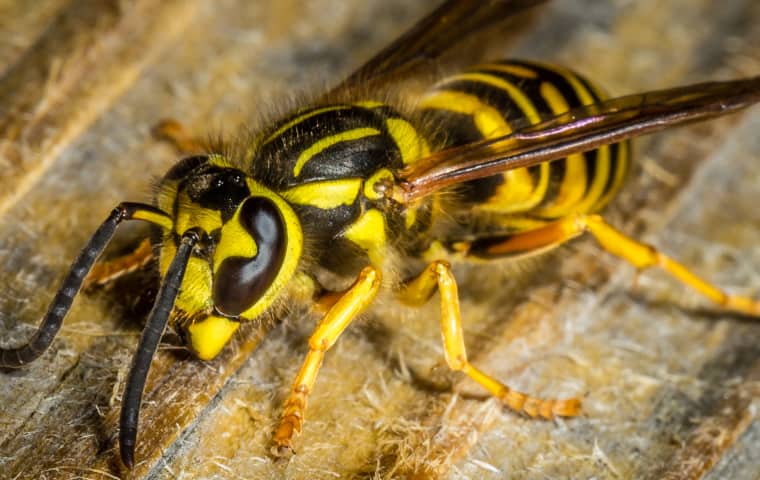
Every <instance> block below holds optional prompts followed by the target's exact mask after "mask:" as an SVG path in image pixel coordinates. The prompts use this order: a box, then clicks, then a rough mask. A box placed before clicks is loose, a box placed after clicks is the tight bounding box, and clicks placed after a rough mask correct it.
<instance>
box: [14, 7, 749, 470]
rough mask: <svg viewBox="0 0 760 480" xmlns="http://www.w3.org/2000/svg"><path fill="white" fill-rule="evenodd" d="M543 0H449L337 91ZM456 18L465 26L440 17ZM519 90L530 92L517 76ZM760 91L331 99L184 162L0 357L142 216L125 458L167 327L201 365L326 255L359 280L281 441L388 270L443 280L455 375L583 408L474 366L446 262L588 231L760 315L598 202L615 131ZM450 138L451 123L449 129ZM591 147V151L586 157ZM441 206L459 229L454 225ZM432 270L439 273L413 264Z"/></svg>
mask: <svg viewBox="0 0 760 480" xmlns="http://www.w3.org/2000/svg"><path fill="white" fill-rule="evenodd" d="M534 3H539V2H490V3H486V4H483V3H479V4H477V5H474V4H471V3H470V2H447V3H446V4H445V5H444V6H443V7H441V8H440V9H438V10H437V11H436V12H435V13H434V14H433V15H431V16H430V17H428V18H427V19H426V20H423V22H421V23H420V24H419V25H418V26H417V27H415V29H413V30H412V31H410V32H409V33H408V34H407V35H406V36H404V37H402V39H400V40H399V42H398V43H396V44H394V45H392V46H391V47H389V49H387V50H384V51H383V52H382V53H381V54H380V55H379V56H377V57H375V58H374V59H373V60H372V61H370V62H369V63H368V64H367V65H366V66H365V67H363V68H362V69H360V70H359V71H358V72H357V73H356V74H355V75H353V76H352V77H351V78H349V80H347V82H346V83H345V84H344V85H342V86H341V87H338V88H337V89H336V90H338V91H336V92H333V93H332V94H331V95H330V96H328V98H340V97H341V92H340V91H342V90H344V89H346V88H350V86H351V85H355V84H357V83H362V84H372V83H374V82H379V81H383V79H388V78H395V77H398V76H399V75H402V74H405V73H406V72H408V71H411V70H413V67H414V66H415V64H416V63H421V62H422V59H423V58H431V57H433V58H434V57H436V56H437V55H439V54H440V53H441V52H443V51H444V50H446V47H447V46H448V42H449V41H450V40H448V39H453V38H458V36H461V35H464V34H466V33H467V32H468V31H470V30H474V29H477V28H480V27H482V26H483V25H485V24H486V23H488V21H489V20H490V19H491V18H496V17H504V16H506V15H508V14H511V13H514V12H517V11H519V10H520V9H522V8H526V7H528V6H531V5H532V4H534ZM444 19H445V21H444ZM452 20H453V23H455V24H457V26H456V27H453V28H452V25H451V24H450V23H447V22H452ZM400 47H401V48H400ZM514 84H518V85H520V88H513V87H510V85H514ZM543 90H546V91H548V93H547V92H545V91H543ZM552 90H554V91H552ZM757 96H758V80H757V79H754V78H753V79H747V80H740V81H735V82H726V83H721V84H702V85H697V86H693V87H684V88H679V89H675V90H671V91H664V92H653V93H649V94H642V95H635V96H632V97H625V98H619V99H614V100H608V101H604V100H602V98H601V96H600V94H599V93H598V92H597V91H596V87H594V86H593V85H591V84H589V83H588V82H587V81H586V80H585V79H583V78H582V77H580V76H578V75H576V74H573V73H571V72H567V71H564V70H561V69H558V68H557V67H550V66H545V65H539V64H534V63H526V62H523V63H518V62H495V63H492V64H486V65H481V66H477V67H475V68H473V69H472V70H471V71H467V72H464V73H462V74H460V75H456V76H452V77H451V78H448V79H445V80H443V82H441V83H440V84H438V85H437V86H436V87H434V88H433V89H432V90H431V91H430V92H429V94H428V95H427V96H426V97H425V98H424V99H423V100H422V101H421V103H420V108H419V109H418V111H417V112H416V116H415V117H413V118H412V117H410V118H405V117H404V116H403V115H400V114H398V113H397V112H396V111H394V109H393V108H391V107H388V106H387V105H384V104H381V103H377V102H375V101H374V100H375V99H373V98H356V99H353V100H354V101H352V102H346V101H342V100H341V101H339V102H337V103H336V102H333V101H324V102H318V103H317V104H315V105H314V106H313V107H311V108H307V109H303V110H299V111H298V112H295V113H294V114H293V115H292V116H289V117H287V118H285V119H284V120H282V121H281V122H279V123H277V124H276V125H273V126H272V129H271V130H270V131H266V132H264V133H263V134H262V136H261V138H260V140H259V141H258V142H257V143H256V144H255V146H254V147H253V148H252V150H253V151H254V152H255V153H254V154H253V155H252V156H251V157H250V158H243V159H236V158H227V157H225V156H224V154H223V153H224V152H212V153H211V154H209V155H206V156H199V157H192V158H190V159H186V160H184V161H182V162H181V163H179V164H178V165H177V166H176V167H175V168H173V169H172V170H171V171H170V172H169V173H167V175H166V176H165V177H164V180H163V182H162V185H161V188H160V193H159V195H158V196H157V200H156V204H155V205H152V206H148V205H141V204H123V205H122V206H121V207H120V208H118V209H117V210H116V211H115V212H114V214H113V215H112V217H110V218H109V220H107V221H106V223H104V224H103V226H102V227H101V228H100V229H99V230H98V232H96V234H95V235H94V236H93V238H92V240H91V241H90V243H89V244H88V246H87V247H86V248H85V250H83V254H82V256H80V258H79V259H78V260H77V261H76V262H75V264H74V266H73V267H72V269H71V273H70V274H69V277H68V278H67V280H66V281H65V282H64V286H63V287H62V289H61V290H60V292H59V294H58V295H57V296H56V298H55V299H54V301H53V303H52V305H51V308H50V311H49V314H48V315H47V316H46V318H45V320H43V325H42V327H41V328H40V330H39V331H38V333H37V334H36V335H35V336H34V338H33V339H32V340H31V341H30V342H29V344H28V345H27V346H26V347H21V348H20V349H13V350H6V351H3V356H2V359H3V360H2V363H3V364H4V365H5V366H19V365H21V364H23V363H26V362H28V361H31V360H33V359H34V358H36V357H37V356H38V355H39V354H41V353H42V351H44V349H45V348H47V346H49V344H50V342H51V341H52V339H53V337H54V336H55V333H56V332H57V329H58V328H59V327H60V324H61V322H62V320H63V316H64V315H65V313H66V311H67V309H68V307H69V306H70V304H71V301H72V300H73V297H74V296H75V294H76V292H77V291H78V288H79V286H80V285H81V282H82V281H83V279H84V277H85V275H86V274H87V271H88V270H89V268H90V267H91V266H92V265H93V263H94V261H95V259H96V257H97V256H98V254H99V253H100V251H102V249H103V248H105V245H106V244H107V243H108V241H109V239H110V236H111V235H112V234H113V231H114V229H115V227H116V225H117V224H118V223H120V222H121V221H122V220H126V219H138V220H143V221H148V222H150V223H153V224H155V225H157V226H159V227H160V228H161V229H162V231H163V234H164V235H163V239H162V241H161V242H160V243H159V244H158V245H159V246H160V250H161V251H160V255H159V257H160V262H161V267H160V269H161V273H162V277H163V278H164V282H163V286H162V289H161V292H160V293H159V295H158V299H157V302H156V306H155V308H154V310H153V311H152V313H151V315H150V320H149V322H148V326H147V327H146V329H145V332H144V335H143V339H142V340H141V342H140V348H139V350H138V354H137V355H136V356H135V360H134V363H133V368H132V369H131V373H130V377H129V378H130V381H129V382H128V387H127V390H126V392H125V396H124V409H123V412H124V413H123V417H122V418H123V420H122V429H121V448H122V455H123V458H124V460H125V463H127V464H128V465H129V464H131V463H132V461H133V460H132V455H131V450H132V448H133V445H134V441H135V438H136V424H137V412H138V408H139V403H140V395H141V392H142V382H143V381H144V378H145V375H146V374H147V368H148V365H149V363H150V360H151V358H152V356H153V353H154V351H155V348H156V344H157V342H158V340H159V338H160V335H161V334H162V332H163V330H164V328H165V325H166V322H171V323H172V326H173V327H174V328H176V329H177V330H179V331H180V332H183V333H184V335H185V337H186V339H187V341H188V345H189V346H190V347H191V348H192V349H193V351H195V352H196V353H197V354H198V356H199V357H200V358H212V357H213V356H215V355H216V354H217V353H218V351H219V350H220V349H221V348H222V347H223V346H224V344H225V343H226V342H227V340H228V339H229V337H230V336H231V335H232V334H233V332H234V331H235V330H236V328H237V326H238V324H239V322H240V321H242V320H253V319H255V318H256V317H258V316H259V315H261V314H262V313H263V312H265V311H266V310H268V309H269V308H271V307H273V306H275V304H276V303H277V302H280V301H282V298H284V297H283V295H286V294H287V293H288V289H290V288H295V287H299V288H301V287H303V286H304V285H306V286H307V287H309V286H311V288H313V289H314V294H315V296H316V297H320V298H322V297H325V296H326V295H329V294H330V292H327V291H324V289H323V288H322V287H324V286H323V285H321V284H320V283H319V282H318V280H317V279H316V278H315V276H314V275H313V272H314V271H315V270H316V269H317V268H318V267H319V268H328V269H332V270H334V271H336V272H338V273H340V274H341V275H342V276H344V277H345V278H352V279H356V278H358V280H357V282H356V283H355V284H354V286H352V287H351V288H350V289H348V290H346V292H345V293H344V294H343V295H342V296H340V298H339V299H338V300H337V301H336V302H334V303H332V305H331V306H330V309H329V311H328V313H327V314H326V316H325V317H324V319H323V320H322V322H321V323H320V327H319V328H318V329H317V330H316V331H315V333H314V336H313V337H312V342H311V343H310V345H311V347H312V350H311V351H310V353H309V355H308V357H307V360H306V361H305V362H304V367H303V368H302V371H301V374H299V376H298V378H297V380H296V382H294V387H293V394H292V395H291V397H290V398H289V400H288V402H287V403H286V407H285V413H284V418H283V422H282V426H281V428H280V429H278V431H277V433H276V434H275V442H276V444H277V446H278V448H279V449H285V450H287V449H288V448H289V447H290V442H291V438H292V436H293V434H294V433H295V432H298V431H299V430H300V427H301V422H302V420H303V410H304V408H305V403H306V395H307V394H308V392H309V390H310V389H311V386H312V384H313V381H314V379H315V376H316V372H317V370H318V367H319V364H320V363H321V359H322V356H323V355H324V352H325V351H326V350H327V349H328V348H329V347H330V346H331V345H332V343H333V342H334V341H335V340H336V339H337V337H338V335H339V334H340V332H342V330H343V329H344V328H345V327H346V326H347V324H348V322H350V321H351V320H352V318H353V317H354V316H355V314H357V313H358V312H359V311H361V310H363V309H364V308H365V307H366V306H368V305H369V304H370V303H371V301H372V298H373V296H374V294H375V293H376V291H377V289H378V288H379V275H380V274H381V273H382V274H383V275H384V276H385V278H386V279H388V277H390V280H393V281H392V282H390V283H394V284H395V287H397V289H398V291H399V295H400V296H401V297H402V298H403V300H405V301H408V302H410V303H415V302H422V301H425V300H427V298H428V297H429V296H430V295H432V293H433V292H434V290H435V289H436V288H437V289H439V290H440V291H441V294H442V311H443V318H444V322H443V323H442V327H443V332H444V336H445V339H446V353H447V361H448V363H449V365H450V366H451V367H452V368H455V369H459V370H463V371H465V373H467V374H468V375H470V376H471V377H473V378H474V379H476V380H477V381H478V382H479V383H481V384H482V385H483V386H484V387H486V388H487V389H488V390H489V391H491V392H492V393H493V394H494V395H495V396H497V397H499V398H502V399H503V400H504V401H505V403H506V404H507V405H509V406H510V407H512V408H515V409H518V410H523V411H526V412H527V413H530V414H534V415H535V414H540V415H542V416H546V417H551V416H553V415H572V414H574V413H576V411H577V408H578V406H577V402H576V401H574V400H572V399H570V400H566V401H553V400H548V401H543V400H538V399H534V398H532V397H526V396H525V395H524V394H520V393H517V392H513V391H511V390H509V389H507V388H506V387H505V386H504V385H502V384H500V383H498V382H496V381H495V380H493V379H491V378H490V377H487V376H485V374H483V373H482V372H480V371H478V370H476V369H475V368H474V367H473V366H471V365H469V364H468V363H467V362H466V358H465V356H464V348H463V343H462V332H461V328H460V327H459V320H458V316H459V312H458V308H457V303H456V302H457V300H456V284H455V282H454V280H453V276H452V275H451V272H450V270H449V268H448V265H447V263H446V259H447V258H449V257H451V258H456V257H458V256H459V257H463V258H464V259H468V258H500V257H507V256H511V255H517V254H522V253H526V252H532V251H536V250H539V249H543V248H545V247H549V246H553V245H555V244H558V243H562V242H564V241H567V240H569V239H570V238H572V237H574V236H576V235H578V234H580V233H582V232H583V231H590V232H591V233H592V234H593V235H595V236H596V237H597V238H598V240H599V241H600V242H601V243H602V244H603V246H605V247H606V248H607V249H609V250H611V251H612V252H613V253H615V254H618V255H619V256H622V257H623V258H625V259H627V260H629V261H630V262H631V263H634V264H635V265H636V266H638V267H641V268H644V267H647V266H650V265H655V264H657V265H660V266H663V267H664V268H666V269H667V270H668V271H670V272H671V273H673V274H674V275H675V276H677V277H678V278H679V279H681V280H682V281H683V282H684V283H686V284H688V285H691V286H693V287H695V288H697V289H698V290H699V291H700V292H702V293H704V294H705V295H707V296H708V297H709V298H710V299H711V300H713V301H715V302H717V303H719V304H721V305H724V306H726V307H728V308H733V309H735V310H738V311H741V312H747V313H752V314H756V313H757V306H756V304H755V303H754V302H752V301H751V300H749V299H745V298H735V297H726V296H725V295H724V294H723V293H721V292H720V291H719V290H717V289H715V288H713V287H712V286H710V285H708V284H706V283H704V282H703V281H701V280H699V279H697V278H696V277H694V276H693V275H691V274H690V273H689V272H688V271H686V270H685V269H684V268H683V267H681V266H680V265H679V264H676V263H674V262H673V261H671V260H669V259H668V258H667V257H664V256H662V255H660V254H658V253H656V252H653V251H652V250H651V249H649V248H647V247H645V246H642V245H641V244H638V243H637V242H633V241H631V240H629V239H626V238H625V237H623V236H621V235H620V234H619V233H617V232H616V231H615V230H613V229H612V228H611V227H609V226H608V225H607V224H606V223H604V221H603V220H602V219H601V218H600V217H598V216H596V215H595V212H596V211H597V210H598V209H599V208H601V207H602V206H603V205H604V204H606V203H607V201H608V200H609V199H610V197H611V196H612V195H613V194H614V193H615V191H616V190H617V188H618V187H619V184H620V183H619V182H620V181H622V178H623V177H624V174H625V171H626V165H627V147H626V145H625V144H621V143H617V144H616V143H615V142H624V141H625V139H627V138H630V137H632V136H635V135H639V134H643V133H648V132H651V131H655V130H657V129H661V128H664V127H666V126H671V125H677V124H680V123H684V122H687V121H695V120H700V119H705V118H711V117H713V116H716V115H719V114H723V113H727V112H730V111H732V110H734V109H736V108H741V107H744V106H747V105H749V104H751V103H753V102H755V101H756V100H757ZM583 97H587V98H590V99H591V102H590V103H589V102H588V101H586V100H584V98H583ZM563 103H564V104H566V105H563ZM587 103H588V105H585V104H587ZM539 104H542V105H540V106H539ZM506 105H510V106H506ZM514 105H516V107H515V106H514ZM584 105H585V106H584ZM568 109H570V113H565V114H563V112H564V111H566V110H568ZM317 120H320V122H319V123H316V122H317ZM327 120H329V122H328V121H327ZM308 122H315V123H316V124H317V125H325V126H328V127H329V129H328V128H322V127H318V128H313V126H312V124H310V123H308ZM466 127H467V128H466ZM438 132H451V133H449V134H447V135H443V136H442V138H437V135H436V134H437V133H438ZM299 142H302V143H299ZM608 144H612V145H611V146H609V147H606V146H605V145H608ZM584 151H590V152H592V153H590V154H586V155H585V156H584V155H581V152H584ZM429 152H433V153H429ZM549 162H552V163H549ZM581 171H583V172H584V173H583V174H581V173H579V172H581ZM496 175H498V176H496ZM465 182H467V183H465ZM475 182H478V183H475ZM494 184H495V185H494ZM455 185H463V186H462V187H461V188H460V189H458V193H459V197H458V201H457V202H456V203H455V202H452V201H451V200H450V193H449V192H448V190H447V191H446V195H445V196H444V195H438V192H440V191H442V190H443V189H448V187H452V186H455ZM441 212H446V218H450V217H454V218H455V219H456V220H457V222H456V225H448V224H446V222H445V219H444V218H443V215H442V214H441ZM470 216H474V217H479V218H489V219H493V223H490V224H488V225H487V226H488V228H487V229H484V230H485V231H479V230H477V228H478V227H477V226H478V225H481V224H482V222H475V221H472V223H471V224H468V223H467V222H468V218H469V217H470ZM454 227H456V228H454ZM462 231H465V232H466V234H462V233H461V232H462ZM335 244H337V246H335ZM328 245H329V246H330V247H332V248H338V249H339V250H337V252H339V254H336V253H335V252H336V250H332V251H331V254H332V255H334V256H335V257H336V258H343V259H351V261H349V262H346V264H347V265H332V264H330V262H329V260H330V258H327V256H324V257H320V256H319V252H320V251H327V250H329V249H328V248H327V246H328ZM304 252H306V253H308V255H305V254H304ZM396 254H398V256H401V257H402V258H408V259H409V264H410V271H401V272H391V271H387V270H386V268H387V266H386V264H385V263H386V260H387V259H388V258H389V257H391V256H394V257H395V256H396ZM420 263H426V264H428V265H429V266H428V267H427V268H422V269H417V270H416V271H414V270H412V267H411V265H418V264H420ZM357 264H358V265H357ZM402 264H403V262H402ZM339 267H345V269H346V271H340V268H339ZM360 272H363V273H360ZM396 277H397V278H396ZM396 280H397V281H396ZM332 293H334V292H332Z"/></svg>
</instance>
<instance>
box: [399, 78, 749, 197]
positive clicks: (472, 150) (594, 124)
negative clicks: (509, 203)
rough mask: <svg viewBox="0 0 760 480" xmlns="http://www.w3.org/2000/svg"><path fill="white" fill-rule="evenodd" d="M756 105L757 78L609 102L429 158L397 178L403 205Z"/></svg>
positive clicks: (447, 150) (674, 89)
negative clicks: (471, 182) (463, 184)
mask: <svg viewBox="0 0 760 480" xmlns="http://www.w3.org/2000/svg"><path fill="white" fill-rule="evenodd" d="M758 102H760V76H757V77H750V78H746V79H740V80H733V81H725V82H710V83H701V84H695V85H689V86H683V87H677V88H672V89H668V90H656V91H651V92H646V93H641V94H636V95H629V96H625V97H618V98H613V99H610V100H606V101H604V102H600V103H597V104H592V105H587V106H584V107H579V108H576V109H573V110H570V111H569V112H567V113H564V114H562V115H559V116H556V117H553V118H551V119H549V120H547V121H544V122H541V123H538V124H535V125H530V126H525V127H523V128H518V129H515V130H514V131H513V132H512V133H510V134H508V135H504V136H501V137H496V138H491V139H485V140H480V141H477V142H473V143H469V144H466V145H462V146H458V147H453V148H449V149H446V150H441V151H439V152H435V153H433V154H432V155H430V156H428V157H426V158H423V159H421V160H420V161H419V162H415V163H414V164H413V165H411V166H409V167H407V168H406V169H404V170H402V171H401V172H400V173H399V187H400V191H398V192H395V193H394V196H397V197H399V198H400V199H402V200H403V201H405V202H409V201H412V200H414V199H417V198H421V197H423V196H425V195H428V194H430V193H432V192H435V191H437V190H440V189H442V188H444V187H447V186H451V185H454V184H457V183H461V182H465V181H468V180H475V179H478V178H484V177H488V176H491V175H495V174H498V173H501V172H505V171H507V170H513V169H516V168H522V167H530V166H533V165H537V164H540V163H543V162H550V161H552V160H557V159H560V158H564V157H566V156H568V155H571V154H573V153H581V152H586V151H589V150H593V149H595V148H598V147H600V146H602V145H608V144H611V143H616V142H619V141H622V140H626V139H629V138H633V137H637V136H640V135H644V134H648V133H653V132H657V131H659V130H663V129H666V128H670V127H673V126H677V125H683V124H686V123H691V122H697V121H702V120H707V119H711V118H715V117H718V116H722V115H726V114H729V113H732V112H735V111H737V110H740V109H743V108H746V107H749V106H751V105H753V104H755V103H758Z"/></svg>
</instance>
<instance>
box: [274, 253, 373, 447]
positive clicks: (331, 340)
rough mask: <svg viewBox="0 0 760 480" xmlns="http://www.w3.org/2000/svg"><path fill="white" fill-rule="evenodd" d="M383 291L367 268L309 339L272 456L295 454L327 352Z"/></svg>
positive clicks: (281, 421) (369, 268) (284, 408)
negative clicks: (295, 441) (308, 403)
mask: <svg viewBox="0 0 760 480" xmlns="http://www.w3.org/2000/svg"><path fill="white" fill-rule="evenodd" d="M379 288H380V271H379V270H377V269H376V268H375V267H365V268H364V270H362V271H361V273H360V274H359V278H358V279H357V280H356V282H355V283H354V285H353V286H352V287H351V288H349V289H348V290H347V291H346V292H345V293H344V294H343V295H342V296H341V297H340V298H339V299H338V300H337V301H336V302H335V303H334V304H333V305H332V306H331V307H330V308H329V310H328V311H327V313H326V314H325V316H324V317H323V318H322V320H321V321H320V322H319V324H318V325H317V328H316V329H315V330H314V333H312V335H311V337H310V338H309V353H307V354H306V359H305V360H304V362H303V365H302V366H301V370H300V371H299V372H298V375H297V376H296V379H295V381H294V382H293V386H292V388H291V389H290V395H289V396H288V399H287V400H286V401H285V406H284V407H283V412H282V419H281V420H280V425H279V426H278V427H277V430H276V431H275V434H274V439H273V441H274V447H273V448H272V453H273V454H274V455H277V456H281V455H285V454H288V453H292V451H293V447H292V443H293V439H294V438H295V437H296V436H297V435H298V434H300V433H301V429H302V427H303V422H304V412H305V411H306V403H307V400H308V397H309V394H310V393H311V391H312V389H313V388H314V382H315V381H316V379H317V374H318V373H319V368H320V367H321V366H322V360H323V359H324V356H325V352H327V350H329V349H330V347H332V346H333V345H334V344H335V342H336V341H337V340H338V337H340V335H341V333H343V331H344V330H345V329H346V327H348V325H349V324H350V323H351V322H352V321H353V320H354V319H355V318H356V316H357V315H359V314H360V313H361V312H362V311H364V310H365V309H366V308H367V307H368V306H369V305H370V304H371V303H372V300H374V298H375V295H376V294H377V291H378V289H379Z"/></svg>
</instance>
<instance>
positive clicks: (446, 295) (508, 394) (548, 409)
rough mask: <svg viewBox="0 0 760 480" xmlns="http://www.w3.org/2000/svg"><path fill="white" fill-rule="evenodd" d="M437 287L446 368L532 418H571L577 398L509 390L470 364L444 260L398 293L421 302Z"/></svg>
mask: <svg viewBox="0 0 760 480" xmlns="http://www.w3.org/2000/svg"><path fill="white" fill-rule="evenodd" d="M436 287H437V288H438V292H439V293H440V296H441V332H442V334H443V348H444V354H445V358H446V363H447V364H448V365H449V368H451V369H452V370H456V371H461V372H464V373H465V374H467V376H469V377H470V378H472V379H473V380H475V381H476V382H478V383H479V384H480V385H482V386H483V388H485V389H486V390H488V391H489V392H490V393H491V395H493V396H494V397H496V398H498V399H499V400H501V401H502V402H503V403H504V404H505V405H506V406H508V407H509V408H511V409H512V410H515V411H517V412H524V413H526V414H528V415H529V416H531V417H538V416H541V417H543V418H547V419H549V418H554V417H555V416H563V417H572V416H575V415H577V414H578V413H579V412H580V400H579V399H577V398H568V399H561V400H557V399H542V398H537V397H532V396H530V395H527V394H525V393H522V392H518V391H515V390H512V389H511V388H509V387H508V386H506V385H504V384H503V383H501V382H499V381H498V380H496V379H495V378H493V377H490V376H488V375H486V374H485V373H483V372H481V371H480V370H478V369H477V368H475V367H474V366H473V365H472V364H470V362H469V361H468V360H467V352H466V350H465V346H464V334H463V332H462V319H461V316H460V311H459V294H458V292H457V284H456V280H455V279H454V275H453V273H452V272H451V267H450V266H449V264H448V263H447V262H445V261H441V260H439V261H435V262H433V263H431V264H430V265H429V266H428V267H427V268H426V269H425V271H423V272H422V273H421V274H420V275H419V276H418V277H417V278H415V279H413V280H412V281H410V282H409V283H407V284H406V285H405V287H404V289H403V290H402V292H401V293H400V296H401V300H402V301H404V302H406V303H409V304H412V305H415V304H421V303H424V302H425V301H427V299H428V298H430V296H431V295H432V293H433V291H434V290H435V288H436Z"/></svg>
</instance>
